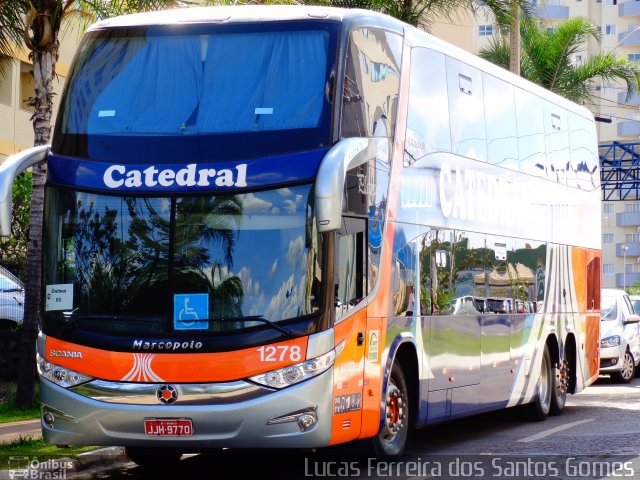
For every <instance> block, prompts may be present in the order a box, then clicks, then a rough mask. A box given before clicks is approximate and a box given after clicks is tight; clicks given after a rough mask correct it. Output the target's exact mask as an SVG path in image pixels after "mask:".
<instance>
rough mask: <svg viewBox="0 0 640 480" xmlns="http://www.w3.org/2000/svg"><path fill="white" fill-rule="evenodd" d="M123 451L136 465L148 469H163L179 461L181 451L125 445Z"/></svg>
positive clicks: (173, 465) (175, 464)
mask: <svg viewBox="0 0 640 480" xmlns="http://www.w3.org/2000/svg"><path fill="white" fill-rule="evenodd" d="M124 453H126V454H127V457H129V460H131V461H132V462H133V463H135V464H136V465H138V466H140V467H142V468H144V469H148V470H164V469H166V468H171V467H175V466H177V465H178V463H179V462H180V457H182V452H180V451H178V450H173V449H169V448H161V447H159V448H144V447H125V448H124Z"/></svg>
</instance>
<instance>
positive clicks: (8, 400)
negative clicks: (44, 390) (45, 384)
mask: <svg viewBox="0 0 640 480" xmlns="http://www.w3.org/2000/svg"><path fill="white" fill-rule="evenodd" d="M15 398H16V385H15V383H12V382H0V423H6V422H17V421H20V420H33V419H35V418H40V402H38V401H37V400H36V401H34V402H33V404H32V405H31V406H30V407H29V408H25V409H18V407H16V401H15ZM36 398H38V385H36Z"/></svg>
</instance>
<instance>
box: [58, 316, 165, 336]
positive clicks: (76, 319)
mask: <svg viewBox="0 0 640 480" xmlns="http://www.w3.org/2000/svg"><path fill="white" fill-rule="evenodd" d="M84 320H98V321H101V322H104V321H112V322H130V323H150V322H156V321H158V318H157V317H156V318H149V319H144V318H140V317H132V316H127V315H80V316H79V317H74V318H70V319H69V320H67V321H66V322H65V323H64V325H63V328H64V331H65V332H67V331H69V330H71V329H72V328H73V327H75V326H76V325H77V324H78V323H80V322H82V321H84Z"/></svg>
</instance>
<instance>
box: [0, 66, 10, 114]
mask: <svg viewBox="0 0 640 480" xmlns="http://www.w3.org/2000/svg"><path fill="white" fill-rule="evenodd" d="M0 71H2V72H4V73H3V74H2V75H0V103H4V104H5V105H9V106H11V105H13V102H12V98H13V94H12V90H13V61H12V60H11V59H10V58H9V57H0Z"/></svg>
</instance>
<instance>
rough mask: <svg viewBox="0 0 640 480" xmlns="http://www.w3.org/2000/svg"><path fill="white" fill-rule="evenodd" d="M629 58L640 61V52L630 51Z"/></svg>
mask: <svg viewBox="0 0 640 480" xmlns="http://www.w3.org/2000/svg"><path fill="white" fill-rule="evenodd" d="M627 59H629V60H631V61H632V62H640V53H628V54H627Z"/></svg>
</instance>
